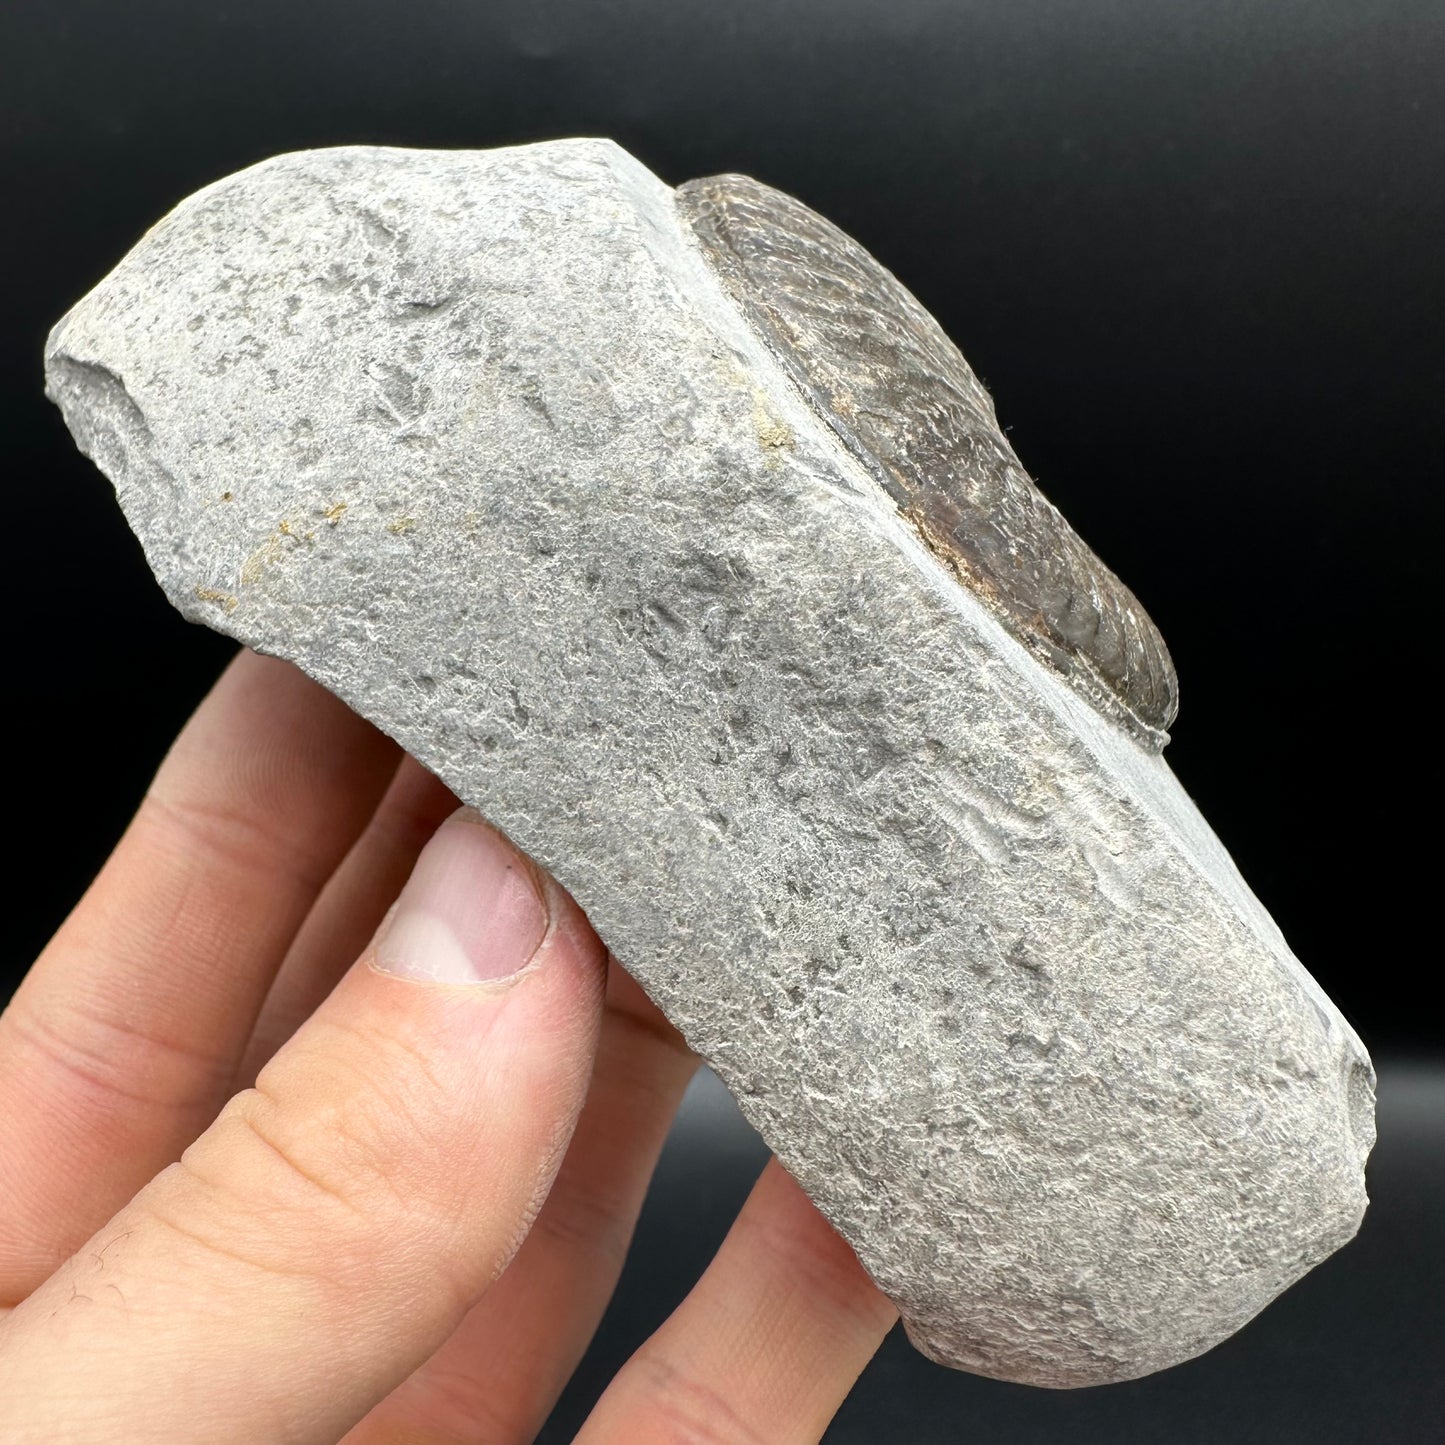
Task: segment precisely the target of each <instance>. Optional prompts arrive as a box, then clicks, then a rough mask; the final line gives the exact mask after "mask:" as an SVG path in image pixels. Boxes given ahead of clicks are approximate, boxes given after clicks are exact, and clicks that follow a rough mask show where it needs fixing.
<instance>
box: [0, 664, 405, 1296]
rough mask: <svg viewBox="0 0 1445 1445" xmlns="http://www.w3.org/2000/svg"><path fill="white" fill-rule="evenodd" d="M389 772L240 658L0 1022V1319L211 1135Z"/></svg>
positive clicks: (355, 738) (343, 726)
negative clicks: (307, 925) (316, 905)
mask: <svg viewBox="0 0 1445 1445" xmlns="http://www.w3.org/2000/svg"><path fill="white" fill-rule="evenodd" d="M396 757H397V752H396V749H395V747H394V745H393V744H391V743H389V742H387V741H386V739H384V738H383V737H382V736H381V734H380V733H378V732H377V731H376V730H375V729H374V728H372V727H371V726H370V725H369V724H367V723H364V722H362V721H361V720H360V719H359V718H357V717H356V716H355V715H354V714H353V713H351V712H350V711H349V710H348V709H347V708H346V707H344V706H343V705H342V704H341V703H339V702H337V701H336V699H335V698H333V697H331V696H330V695H329V694H328V693H327V692H325V691H324V690H323V689H322V688H320V687H318V686H317V685H316V684H315V683H313V682H310V681H308V680H307V679H306V678H305V677H304V676H302V674H301V673H300V672H298V671H297V670H296V669H295V668H293V667H291V666H290V665H289V664H286V663H282V662H277V661H275V660H274V659H270V658H262V657H258V656H256V655H255V654H254V653H242V654H241V655H240V656H239V657H238V658H237V659H236V660H235V662H233V663H232V664H231V666H230V667H229V668H228V669H227V671H226V672H225V673H224V675H223V676H222V677H221V679H220V681H219V682H218V683H217V684H216V687H215V688H214V689H213V691H212V692H211V694H210V696H209V697H208V698H207V699H206V700H205V702H203V703H202V704H201V706H200V708H199V710H198V711H197V712H196V714H195V716H194V717H193V718H192V719H191V721H190V723H189V724H188V725H187V726H186V728H185V730H184V731H183V732H182V733H181V736H180V737H179V739H178V740H177V741H176V744H175V746H174V747H173V748H172V750H171V753H170V755H169V756H168V757H167V758H166V760H165V762H164V763H163V764H162V765H161V768H160V771H159V773H158V774H157V776H156V779H155V782H154V783H153V785H152V786H151V789H150V791H149V793H148V794H147V795H146V798H145V801H144V802H143V803H142V804H141V807H140V810H139V812H138V813H137V814H136V817H135V819H134V821H133V822H132V823H131V825H130V827H129V828H128V829H127V831H126V834H125V836H124V838H122V840H121V842H120V844H119V845H118V846H117V848H116V850H115V852H114V853H113V854H112V855H111V858H110V860H109V861H108V862H107V863H106V865H105V867H104V868H103V869H102V871H101V873H100V875H99V876H98V877H97V879H96V881H95V882H94V884H93V885H92V886H91V888H90V890H89V891H88V892H87V893H86V895H85V897H84V898H83V899H82V900H81V902H80V903H79V905H78V906H77V907H76V909H75V911H74V912H73V913H72V914H71V916H70V917H69V918H68V919H67V920H66V922H65V923H64V924H63V925H62V927H61V929H60V931H59V933H57V934H56V936H55V938H54V939H53V940H52V941H51V943H50V944H49V946H48V947H47V948H46V949H45V952H44V953H43V954H42V955H41V957H40V960H39V961H38V962H37V963H36V965H35V967H34V968H33V969H32V970H31V972H30V975H29V977H28V978H27V979H26V980H25V982H24V983H23V984H22V985H21V987H20V989H19V991H18V992H17V994H16V996H15V998H14V1000H13V1001H12V1003H11V1005H10V1007H9V1009H8V1010H6V1012H5V1014H4V1015H3V1016H0V1098H5V1099H9V1100H22V1099H23V1100H24V1105H25V1106H24V1108H18V1107H11V1108H7V1109H5V1110H3V1111H0V1198H3V1199H4V1200H5V1210H4V1214H3V1219H0V1303H3V1302H5V1301H6V1300H14V1299H17V1298H19V1297H21V1296H23V1295H24V1294H26V1293H27V1292H28V1291H29V1290H30V1289H32V1288H33V1287H34V1286H35V1284H37V1283H38V1282H39V1281H40V1280H41V1279H43V1278H44V1277H45V1276H46V1275H47V1274H48V1273H49V1272H50V1271H51V1270H52V1269H54V1267H55V1266H56V1264H58V1263H59V1262H60V1260H62V1259H64V1258H65V1257H66V1256H67V1255H68V1254H69V1253H70V1252H71V1251H72V1250H73V1249H75V1248H76V1246H77V1245H78V1244H79V1243H80V1242H81V1241H82V1240H84V1239H85V1238H86V1236H87V1235H88V1234H89V1233H90V1232H91V1231H92V1230H94V1229H95V1228H96V1226H97V1225H98V1224H100V1223H101V1222H102V1221H103V1220H105V1219H106V1218H108V1217H109V1216H110V1214H111V1213H112V1212H114V1210H115V1209H117V1208H118V1207H119V1206H120V1205H121V1204H123V1203H124V1202H125V1201H126V1200H127V1199H129V1198H130V1196H131V1195H132V1194H133V1193H134V1192H135V1190H136V1189H137V1188H139V1186H140V1185H141V1184H142V1183H143V1182H144V1181H145V1180H146V1179H149V1178H150V1176H151V1175H152V1174H154V1173H155V1172H156V1170H157V1169H159V1168H161V1167H162V1166H163V1165H165V1164H167V1163H169V1162H170V1161H171V1160H173V1159H175V1158H176V1157H177V1156H178V1155H179V1153H180V1151H181V1150H182V1149H183V1148H184V1147H185V1145H186V1144H188V1143H189V1142H190V1141H191V1140H192V1139H194V1138H195V1136H196V1135H197V1134H198V1133H199V1132H200V1131H201V1129H203V1128H204V1127H205V1126H206V1124H208V1123H209V1122H210V1121H211V1119H213V1118H214V1117H215V1113H216V1110H217V1109H218V1108H219V1107H220V1105H221V1103H222V1102H223V1101H224V1100H225V1098H226V1096H227V1094H228V1093H229V1092H230V1086H231V1079H232V1076H233V1074H234V1072H235V1068H236V1064H237V1062H238V1059H239V1055H240V1051H241V1050H242V1049H243V1048H244V1046H245V1042H246V1039H247V1037H248V1035H249V1034H250V1031H251V1025H252V1022H253V1021H254V1019H255V1015H256V1011H257V1009H258V1007H259V1005H260V1002H261V1000H262V998H263V997H264V996H265V991H266V988H267V987H268V985H269V983H270V980H271V977H272V974H273V973H274V971H275V969H276V967H277V965H278V964H279V963H280V960H281V958H282V956H283V955H284V953H285V951H286V947H287V945H288V944H289V943H290V941H291V938H292V936H293V934H294V933H295V931H296V929H297V927H298V926H299V924H300V923H301V920H302V919H303V918H304V917H305V916H306V912H307V910H308V909H309V908H310V906H311V902H312V900H313V899H314V898H315V896H316V893H317V891H318V890H319V888H320V887H321V885H322V884H323V883H324V882H325V880H326V878H327V876H328V875H329V874H330V872H331V870H332V869H333V868H334V867H335V866H336V864H337V862H338V860H339V859H340V858H341V856H342V855H343V854H344V853H345V851H346V849H347V847H348V845H349V844H350V843H351V840H352V839H353V838H354V837H355V835H356V834H357V833H358V832H359V831H360V829H361V827H362V826H363V824H364V822H365V820H366V818H367V816H368V815H369V814H370V812H371V811H372V809H373V807H374V806H375V803H376V799H377V798H378V797H379V796H380V793H381V791H382V789H383V788H384V787H385V784H386V779H387V777H388V776H389V775H390V773H391V771H392V770H393V768H394V767H395V764H396Z"/></svg>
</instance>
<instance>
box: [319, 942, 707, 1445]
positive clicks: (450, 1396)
mask: <svg viewBox="0 0 1445 1445" xmlns="http://www.w3.org/2000/svg"><path fill="white" fill-rule="evenodd" d="M697 1064H698V1059H697V1055H696V1054H694V1053H692V1052H691V1051H690V1050H689V1049H688V1048H687V1046H686V1045H685V1044H684V1043H683V1041H682V1035H681V1034H679V1033H678V1032H677V1030H676V1029H674V1028H673V1027H672V1026H671V1025H670V1024H669V1023H668V1022H667V1021H666V1020H665V1019H664V1018H663V1016H662V1014H661V1013H660V1012H659V1010H658V1009H657V1008H656V1007H655V1006H654V1005H653V1004H652V1003H651V1002H649V1000H648V998H647V996H646V995H645V994H644V993H643V992H642V990H641V989H640V988H639V987H638V986H637V984H636V983H634V982H633V981H632V980H631V979H630V978H629V977H628V976H627V975H626V974H625V973H623V972H622V970H621V969H620V968H618V967H616V966H615V965H614V966H613V968H612V970H611V976H610V978H609V981H608V990H607V1007H606V1009H605V1011H604V1013H603V1021H602V1034H601V1038H600V1040H599V1043H598V1049H597V1063H596V1066H595V1068H594V1071H593V1076H592V1086H591V1089H590V1091H589V1093H588V1095H587V1104H586V1107H585V1108H584V1109H583V1111H582V1116H581V1118H580V1119H579V1120H578V1123H577V1131H576V1133H575V1134H574V1135H573V1136H572V1143H571V1146H570V1147H569V1148H568V1150H567V1155H566V1158H565V1159H564V1160H563V1163H562V1168H561V1171H560V1172H559V1173H558V1175H557V1180H556V1183H555V1184H553V1186H552V1190H551V1192H550V1193H549V1194H548V1196H547V1202H546V1204H544V1205H543V1206H542V1212H541V1213H540V1214H539V1215H538V1216H537V1221H536V1223H535V1224H534V1225H533V1226H532V1230H531V1232H530V1233H529V1234H528V1236H527V1239H526V1242H525V1243H524V1244H523V1245H522V1247H521V1249H520V1250H519V1251H518V1253H517V1257H516V1259H514V1260H513V1261H512V1263H511V1264H510V1265H509V1266H508V1267H507V1271H506V1273H505V1274H504V1275H502V1277H501V1279H499V1280H498V1281H497V1283H496V1284H495V1285H494V1286H493V1287H492V1288H491V1289H490V1290H488V1291H487V1294H486V1295H485V1296H484V1297H483V1299H482V1300H481V1302H480V1303H479V1304H478V1305H476V1306H475V1307H474V1308H473V1309H472V1310H471V1312H470V1313H469V1314H468V1315H467V1317H466V1319H465V1320H463V1321H462V1324H461V1325H460V1327H459V1328H458V1329H457V1331H456V1333H455V1334H453V1335H452V1337H451V1338H450V1339H449V1340H448V1341H447V1342H446V1344H445V1345H443V1346H442V1348H441V1349H440V1350H439V1351H438V1352H437V1353H436V1354H435V1355H434V1356H432V1358H431V1359H430V1360H428V1361H427V1362H426V1364H424V1365H423V1366H422V1367H421V1369H420V1370H418V1371H417V1372H416V1373H415V1374H414V1375H412V1376H411V1377H410V1379H408V1380H407V1381H406V1382H405V1383H404V1384H403V1385H401V1386H400V1388H398V1389H397V1390H394V1391H393V1392H392V1393H391V1395H389V1396H388V1397H387V1398H386V1399H385V1400H384V1401H383V1402H382V1403H381V1404H380V1405H378V1406H377V1407H376V1409H375V1410H373V1411H372V1412H371V1414H370V1415H368V1416H367V1417H366V1419H365V1420H364V1421H362V1423H361V1424H360V1425H358V1426H357V1428H356V1429H355V1430H354V1431H353V1432H352V1433H351V1434H350V1435H348V1436H347V1437H346V1441H345V1445H390V1442H393V1441H397V1440H426V1441H434V1442H437V1445H440V1442H443V1441H486V1442H488V1445H503V1442H513V1441H516V1442H522V1441H529V1440H532V1439H533V1438H534V1437H535V1436H536V1434H537V1432H538V1431H539V1430H540V1429H541V1428H542V1425H543V1423H544V1422H545V1421H546V1418H547V1416H548V1415H549V1414H550V1413H551V1410H552V1406H553V1405H554V1404H555V1403H556V1400H557V1397H558V1395H560V1394H561V1392H562V1387H563V1386H564V1385H565V1384H566V1383H567V1381H568V1379H569V1378H570V1377H571V1375H572V1372H573V1370H574V1369H576V1367H577V1362H578V1361H579V1360H580V1359H581V1357H582V1353H583V1351H584V1350H585V1349H586V1348H587V1344H588V1341H589V1340H591V1338H592V1335H593V1333H594V1331H595V1330H596V1328H597V1322H598V1321H599V1320H600V1319H601V1318H602V1312H603V1311H604V1310H605V1309H606V1307H607V1302H608V1300H609V1299H611V1297H612V1291H613V1289H614V1288H615V1286H616V1284H617V1276H618V1274H619V1273H620V1271H621V1269H622V1264H623V1261H624V1259H625V1258H626V1255H627V1247H628V1244H629V1243H630V1241H631V1239H632V1231H633V1228H634V1226H635V1225H636V1223H637V1215H638V1211H639V1210H640V1209H641V1207H642V1201H643V1197H644V1196H645V1195H646V1193H647V1184H648V1181H649V1180H650V1179H651V1177H652V1172H653V1169H654V1167H655V1165H656V1163H657V1156H658V1154H659V1152H660V1151H661V1149H662V1145H663V1141H664V1140H665V1139H666V1137H667V1130H668V1126H669V1125H670V1124H671V1122H672V1119H673V1116H674V1114H676V1112H677V1106H678V1104H679V1103H680V1102H681V1100H682V1095H683V1093H684V1091H685V1090H686V1088H687V1083H688V1080H689V1079H690V1078H691V1077H692V1076H693V1074H694V1073H695V1072H696V1070H697Z"/></svg>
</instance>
